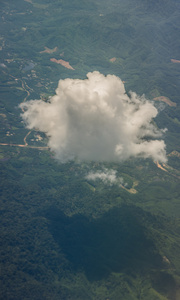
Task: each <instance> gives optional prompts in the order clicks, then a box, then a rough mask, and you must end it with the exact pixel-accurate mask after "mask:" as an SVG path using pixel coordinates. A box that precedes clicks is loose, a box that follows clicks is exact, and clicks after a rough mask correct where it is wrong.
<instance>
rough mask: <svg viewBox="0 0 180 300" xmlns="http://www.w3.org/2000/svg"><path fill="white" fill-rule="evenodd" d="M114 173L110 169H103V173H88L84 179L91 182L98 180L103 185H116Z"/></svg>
mask: <svg viewBox="0 0 180 300" xmlns="http://www.w3.org/2000/svg"><path fill="white" fill-rule="evenodd" d="M116 173H117V172H116V171H115V170H112V169H110V170H108V169H106V168H105V169H104V171H96V172H92V171H91V172H89V174H88V175H87V176H86V178H87V179H88V180H93V181H95V180H97V179H100V180H102V181H103V182H104V183H109V184H110V185H111V184H115V183H117V177H116ZM121 181H122V179H121Z"/></svg>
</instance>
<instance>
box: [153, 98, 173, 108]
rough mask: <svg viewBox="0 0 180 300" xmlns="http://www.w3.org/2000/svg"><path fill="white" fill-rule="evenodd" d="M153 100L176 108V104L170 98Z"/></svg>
mask: <svg viewBox="0 0 180 300" xmlns="http://www.w3.org/2000/svg"><path fill="white" fill-rule="evenodd" d="M153 100H155V101H163V102H165V103H167V104H168V105H169V106H174V107H176V103H175V102H173V101H171V100H170V99H169V98H168V97H165V96H160V97H156V98H153Z"/></svg>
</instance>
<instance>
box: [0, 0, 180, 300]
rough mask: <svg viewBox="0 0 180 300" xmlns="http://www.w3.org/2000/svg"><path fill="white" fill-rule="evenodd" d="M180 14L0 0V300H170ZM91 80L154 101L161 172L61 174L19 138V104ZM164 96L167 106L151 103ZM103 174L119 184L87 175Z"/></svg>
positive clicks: (175, 256) (177, 288) (175, 264)
mask: <svg viewBox="0 0 180 300" xmlns="http://www.w3.org/2000/svg"><path fill="white" fill-rule="evenodd" d="M179 9H180V4H179V1H178V0H171V1H170V0H165V1H164V0H158V1H157V0H156V1H154V0H153V1H142V0H135V1H133V0H128V1H127V0H126V1H125V0H121V1H117V0H111V1H110V0H103V1H102V0H97V1H93V0H91V1H88V2H87V1H84V0H76V1H70V0H66V1H65V0H56V1H53V2H52V1H49V0H32V1H31V0H24V1H22V0H21V1H20V0H16V2H14V1H12V0H8V1H5V0H2V1H1V12H0V15H1V18H0V28H1V33H0V54H1V58H0V99H1V101H0V125H1V126H0V128H1V130H0V165H1V167H0V172H1V180H0V194H1V196H0V228H1V234H0V239H1V242H0V285H1V289H0V299H2V300H16V299H17V300H21V299H22V300H26V299H33V300H36V299H37V300H39V299H42V300H59V299H62V300H75V299H77V300H86V299H87V300H88V299H89V300H116V299H117V300H119V299H123V300H138V299H141V300H178V299H180V251H179V248H180V188H179V180H180V143H179V141H180V139H179V137H180V108H179V104H180V99H179V80H180V54H179V48H180V39H179V30H180V18H179ZM52 58H55V59H56V60H60V59H62V60H64V61H65V62H69V64H70V66H72V67H73V69H74V70H72V69H68V68H67V67H64V66H63V65H61V64H57V63H54V62H52V61H51V60H50V59H52ZM113 58H114V59H113ZM173 60H175V61H173ZM94 70H98V71H99V72H101V73H102V74H104V75H107V74H114V75H116V76H119V77H120V78H121V79H122V80H123V81H124V82H125V83H124V85H125V89H126V91H127V93H129V92H130V91H131V90H132V91H135V92H136V93H137V94H139V95H143V94H144V95H145V96H146V97H147V98H148V99H150V100H151V101H153V103H154V105H155V107H156V108H157V109H158V112H159V113H158V116H157V118H156V119H155V122H156V126H157V127H159V128H167V131H166V132H165V133H164V134H163V140H164V141H165V143H166V151H167V158H168V162H167V163H166V164H158V162H155V161H152V160H151V159H142V158H140V157H138V158H133V157H132V158H130V159H128V160H127V161H123V162H120V163H115V162H104V163H103V162H97V161H96V162H94V161H90V162H79V161H78V160H73V161H69V162H66V163H60V162H59V161H58V160H57V159H56V158H55V155H54V153H53V152H51V151H50V149H49V148H48V146H47V144H48V137H47V136H46V135H45V134H44V133H42V132H39V131H36V130H29V129H27V128H26V127H25V124H24V123H23V121H22V117H21V114H22V110H21V109H20V107H19V104H20V103H23V102H26V101H28V100H31V99H33V100H34V99H42V100H43V101H45V102H47V101H49V100H48V99H49V97H50V96H52V95H54V94H55V89H56V88H57V84H58V81H59V80H60V79H65V78H74V79H75V78H79V79H84V78H86V74H87V73H88V72H92V71H94ZM162 96H163V97H166V99H169V100H170V102H169V103H170V104H171V105H169V104H168V103H167V102H164V101H155V100H153V99H154V98H157V97H162ZM106 169H108V170H113V171H114V172H116V177H117V178H118V180H119V181H116V182H114V183H108V182H104V181H103V180H101V179H97V180H91V179H89V178H88V176H87V175H88V174H89V172H91V171H93V172H98V171H99V170H100V171H104V170H106Z"/></svg>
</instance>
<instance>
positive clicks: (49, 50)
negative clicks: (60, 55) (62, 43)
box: [39, 47, 58, 54]
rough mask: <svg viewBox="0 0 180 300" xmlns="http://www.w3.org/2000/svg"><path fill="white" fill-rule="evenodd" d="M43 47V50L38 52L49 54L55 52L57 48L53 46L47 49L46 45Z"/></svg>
mask: <svg viewBox="0 0 180 300" xmlns="http://www.w3.org/2000/svg"><path fill="white" fill-rule="evenodd" d="M44 49H45V50H43V51H41V52H39V53H49V54H51V53H54V52H56V51H57V49H58V47H55V48H53V49H49V48H48V47H44Z"/></svg>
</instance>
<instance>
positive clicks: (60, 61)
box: [50, 58, 75, 70]
mask: <svg viewBox="0 0 180 300" xmlns="http://www.w3.org/2000/svg"><path fill="white" fill-rule="evenodd" d="M50 61H52V62H55V63H56V64H60V65H62V66H63V67H65V68H67V69H70V70H75V69H74V68H73V67H71V65H70V64H69V62H68V61H65V60H63V59H59V60H57V59H55V58H50Z"/></svg>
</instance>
